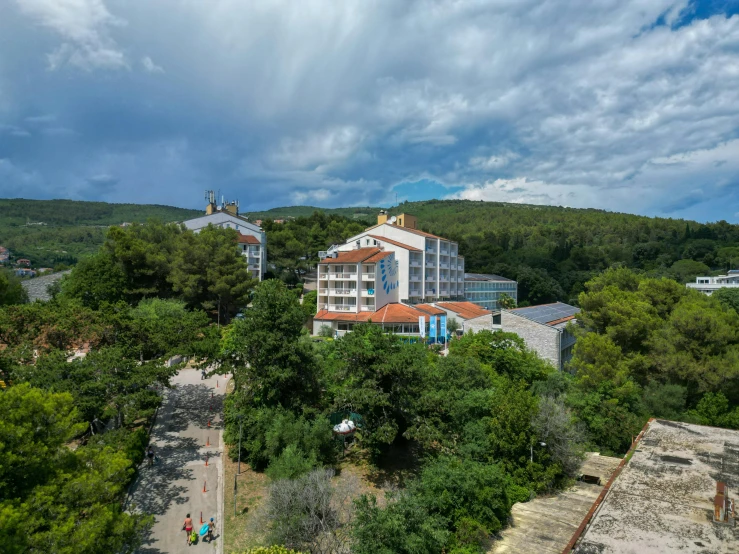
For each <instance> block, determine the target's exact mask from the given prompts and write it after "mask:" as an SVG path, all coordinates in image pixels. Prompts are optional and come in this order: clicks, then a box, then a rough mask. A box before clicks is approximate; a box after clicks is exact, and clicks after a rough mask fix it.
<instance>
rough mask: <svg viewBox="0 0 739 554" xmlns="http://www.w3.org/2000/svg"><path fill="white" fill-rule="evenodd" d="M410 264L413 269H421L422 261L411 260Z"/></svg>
mask: <svg viewBox="0 0 739 554" xmlns="http://www.w3.org/2000/svg"><path fill="white" fill-rule="evenodd" d="M409 263H410V266H411V267H421V260H411V261H410V262H409Z"/></svg>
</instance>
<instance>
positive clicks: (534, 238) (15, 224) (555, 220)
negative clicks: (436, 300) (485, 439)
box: [0, 200, 739, 305]
mask: <svg viewBox="0 0 739 554" xmlns="http://www.w3.org/2000/svg"><path fill="white" fill-rule="evenodd" d="M0 209H3V211H4V213H7V214H10V216H9V217H7V218H6V217H3V219H2V222H1V223H0V245H3V246H6V247H9V248H10V249H11V251H13V253H14V254H15V255H16V257H21V256H23V257H27V258H30V259H31V260H32V261H33V262H34V264H35V265H48V266H51V267H54V266H59V265H64V264H74V263H76V262H77V261H78V260H79V259H82V258H85V257H88V256H90V255H92V254H93V253H94V252H95V251H96V250H97V248H98V247H99V246H100V245H101V244H102V243H103V241H104V237H105V232H106V227H107V226H109V225H116V224H120V223H122V222H124V221H129V222H133V221H139V222H140V221H146V220H148V219H150V218H154V219H158V220H160V221H162V222H165V223H166V222H170V221H182V220H184V219H187V218H190V217H195V216H197V215H200V214H201V213H202V212H199V211H196V210H183V209H180V208H170V207H166V206H137V205H133V204H105V203H101V202H72V201H30V200H0ZM378 211H379V208H372V207H358V208H334V209H325V210H323V209H317V208H312V207H310V206H292V207H287V208H274V209H271V210H267V211H263V212H245V213H244V216H246V217H249V218H250V219H251V220H252V221H253V220H256V219H261V220H262V221H263V223H262V225H263V227H264V229H265V230H266V232H267V244H268V259H269V263H270V264H271V273H270V275H275V276H279V277H280V278H282V279H283V280H285V281H286V282H287V283H289V284H295V283H297V282H299V281H301V280H302V279H303V277H304V275H305V274H306V272H308V271H309V270H310V268H311V267H312V266H313V265H314V264H315V263H316V261H317V253H318V251H320V250H325V249H326V248H327V247H328V246H329V245H331V244H333V243H339V242H342V241H344V240H345V239H346V238H348V237H349V236H352V235H353V234H355V233H358V232H360V231H361V230H362V229H364V228H366V227H368V226H370V225H373V224H374V223H375V222H376V215H377V212H378ZM402 212H409V213H412V214H414V215H416V216H417V217H418V219H419V226H420V228H421V229H423V230H425V231H428V232H431V233H434V234H438V235H441V236H444V237H448V238H450V239H453V240H456V241H457V242H459V245H460V246H459V248H460V253H461V254H462V255H463V256H464V257H465V267H466V269H467V271H470V272H481V273H495V274H499V275H502V276H504V277H508V278H511V279H515V280H517V281H518V283H519V295H518V298H519V303H520V304H521V305H527V304H540V303H546V302H552V301H554V300H561V301H564V302H570V303H577V299H578V294H579V293H580V292H582V291H583V290H584V289H583V286H584V283H585V282H586V281H587V280H588V279H590V278H591V277H593V276H594V275H596V274H597V273H599V272H601V271H603V270H604V269H606V268H609V267H612V266H615V265H619V266H623V267H629V268H633V269H638V270H641V271H644V272H646V273H647V274H649V275H650V276H654V277H661V276H665V277H669V278H672V279H675V280H677V281H680V282H687V281H690V280H693V279H694V278H695V276H696V275H699V274H710V273H716V272H721V271H725V270H727V269H729V268H731V267H737V265H738V264H739V226H737V225H733V224H729V223H727V222H725V221H719V222H716V223H706V224H703V223H698V222H694V221H685V220H677V219H666V218H650V217H643V216H637V215H631V214H623V213H613V212H607V211H604V210H594V209H575V208H561V207H554V206H533V205H525V204H505V203H496V202H473V201H467V200H429V201H423V202H404V203H402V204H400V205H399V206H397V207H395V208H392V209H390V214H391V215H392V214H398V213H402ZM276 219H278V220H284V222H283V223H275V222H274V220H276ZM38 222H44V223H47V225H46V226H43V225H28V223H31V224H33V223H38Z"/></svg>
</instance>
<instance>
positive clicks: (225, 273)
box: [169, 225, 257, 323]
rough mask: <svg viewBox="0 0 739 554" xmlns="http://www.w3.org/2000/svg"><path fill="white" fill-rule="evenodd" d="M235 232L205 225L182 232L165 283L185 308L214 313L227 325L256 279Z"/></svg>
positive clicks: (240, 306) (242, 304)
mask: <svg viewBox="0 0 739 554" xmlns="http://www.w3.org/2000/svg"><path fill="white" fill-rule="evenodd" d="M237 237H238V232H237V231H236V230H234V229H223V228H220V227H214V226H212V225H208V227H206V228H205V229H203V230H202V231H200V233H198V234H194V233H189V232H188V233H185V234H183V236H182V240H181V242H180V247H179V248H178V249H177V251H176V253H175V255H174V259H173V262H172V271H171V274H170V275H169V281H170V282H171V283H172V287H173V290H174V292H176V293H179V294H180V295H181V296H182V298H183V299H184V300H185V301H186V302H187V303H188V305H190V306H192V307H196V308H203V309H205V310H215V311H216V318H217V319H218V320H219V321H221V320H222V321H223V322H225V323H227V322H228V321H229V320H230V318H231V317H233V316H234V315H235V314H236V313H237V312H238V311H239V310H240V309H241V308H243V307H244V306H246V304H247V303H248V301H249V296H250V294H251V291H252V289H253V287H254V285H255V284H256V283H257V281H256V279H254V278H252V276H251V274H250V273H249V270H248V266H247V263H246V260H245V258H244V257H243V256H242V255H241V254H240V253H239V250H238V248H237V242H236V241H237Z"/></svg>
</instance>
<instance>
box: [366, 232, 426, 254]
mask: <svg viewBox="0 0 739 554" xmlns="http://www.w3.org/2000/svg"><path fill="white" fill-rule="evenodd" d="M370 236H371V237H372V238H373V239H377V240H381V241H383V242H387V243H388V244H393V245H395V246H400V247H401V248H405V249H406V250H410V251H411V252H420V251H421V249H420V248H415V247H413V246H408V245H407V244H403V243H402V242H398V241H397V240H392V239H388V238H385V237H381V236H380V235H370Z"/></svg>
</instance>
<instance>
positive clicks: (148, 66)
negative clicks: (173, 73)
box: [141, 56, 164, 73]
mask: <svg viewBox="0 0 739 554" xmlns="http://www.w3.org/2000/svg"><path fill="white" fill-rule="evenodd" d="M141 65H143V66H144V70H146V72H147V73H164V68H163V67H162V66H159V65H157V64H155V63H154V62H153V61H152V59H151V58H150V57H149V56H144V57H143V58H141Z"/></svg>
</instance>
